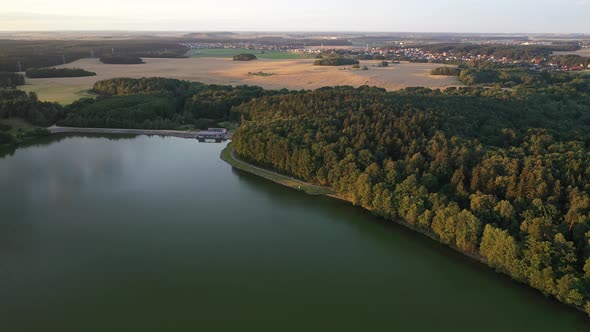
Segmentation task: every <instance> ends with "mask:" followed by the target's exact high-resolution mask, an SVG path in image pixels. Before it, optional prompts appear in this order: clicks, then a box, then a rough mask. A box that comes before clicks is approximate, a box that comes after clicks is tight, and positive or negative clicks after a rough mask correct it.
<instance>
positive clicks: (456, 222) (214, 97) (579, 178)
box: [0, 76, 590, 312]
mask: <svg viewBox="0 0 590 332" xmlns="http://www.w3.org/2000/svg"><path fill="white" fill-rule="evenodd" d="M549 79H550V80H552V81H550V82H547V83H546V85H534V84H532V85H527V84H521V85H519V86H518V88H517V89H514V90H513V91H507V90H505V89H483V88H477V87H475V88H449V89H446V90H444V91H441V90H431V89H426V88H408V89H404V90H400V91H396V92H387V91H385V90H384V89H381V88H375V87H366V86H365V87H359V88H353V87H332V88H322V89H318V90H315V91H287V90H279V91H269V90H264V89H262V88H259V87H251V86H236V87H231V86H220V85H206V84H201V83H194V82H187V81H179V80H174V79H164V78H144V79H125V78H123V79H111V80H106V81H101V82H97V83H96V84H95V85H94V88H93V91H94V92H95V93H96V94H98V95H99V97H97V98H96V99H81V100H79V101H77V102H75V103H73V104H71V105H68V106H65V107H62V106H60V105H58V104H53V103H44V102H40V101H39V100H37V98H36V96H35V95H34V94H26V93H24V92H22V91H18V90H10V89H6V90H0V92H1V93H2V95H1V97H2V98H0V100H2V103H0V119H2V118H10V117H17V118H22V119H25V120H26V121H28V122H30V123H33V124H37V125H40V126H48V125H51V124H54V123H57V124H58V125H64V126H77V127H106V128H136V129H186V128H205V127H207V126H211V125H218V124H220V123H222V122H226V121H233V122H239V123H240V127H239V129H238V130H237V132H236V133H235V135H234V147H235V150H236V152H237V153H238V154H239V156H240V157H241V158H243V159H244V160H246V161H248V162H251V163H253V164H256V165H258V166H262V167H265V168H268V169H272V170H275V171H277V172H281V173H283V174H286V175H289V176H293V177H296V178H299V179H301V180H304V181H306V182H310V183H313V184H317V185H322V186H329V187H331V188H334V189H335V190H336V192H337V193H338V194H339V195H340V196H341V197H343V198H345V199H347V200H350V201H351V202H352V203H353V204H355V205H358V206H361V207H363V208H365V209H367V210H370V211H372V212H373V213H374V214H376V215H378V216H380V217H382V218H384V219H387V220H392V221H397V220H403V221H404V223H407V225H409V226H410V227H411V228H413V229H415V230H418V231H420V232H423V233H426V234H429V235H430V236H432V237H434V238H435V239H437V240H438V241H440V242H442V243H444V244H447V245H449V246H451V247H453V248H456V249H457V250H459V251H461V252H464V253H465V254H467V255H470V256H474V257H481V258H482V260H483V261H484V262H486V263H487V264H488V265H489V266H491V267H492V268H494V269H496V270H498V271H500V272H503V273H506V274H508V275H510V276H511V277H512V278H514V279H515V280H517V281H520V282H523V283H526V284H528V285H530V286H531V287H533V288H536V289H538V290H540V291H541V292H543V293H544V294H545V295H547V296H552V297H554V298H556V299H558V300H559V301H561V302H564V303H566V304H569V305H572V306H575V307H577V308H584V307H585V308H586V310H587V311H589V312H590V296H589V289H590V185H589V183H590V154H589V153H588V152H589V147H590V89H589V86H588V82H587V79H585V80H584V79H583V78H578V77H566V78H565V79H564V80H563V82H561V83H559V82H557V83H556V82H555V81H556V80H560V79H561V78H560V77H557V76H551V77H549ZM0 129H1V128H0Z"/></svg>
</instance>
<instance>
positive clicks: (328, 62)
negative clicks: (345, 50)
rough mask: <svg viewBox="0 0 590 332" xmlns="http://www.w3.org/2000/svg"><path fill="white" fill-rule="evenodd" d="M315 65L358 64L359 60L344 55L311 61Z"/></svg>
mask: <svg viewBox="0 0 590 332" xmlns="http://www.w3.org/2000/svg"><path fill="white" fill-rule="evenodd" d="M313 64H314V65H315V66H348V65H358V64H359V61H358V60H356V59H352V58H345V57H329V58H325V59H318V60H316V61H314V63H313Z"/></svg>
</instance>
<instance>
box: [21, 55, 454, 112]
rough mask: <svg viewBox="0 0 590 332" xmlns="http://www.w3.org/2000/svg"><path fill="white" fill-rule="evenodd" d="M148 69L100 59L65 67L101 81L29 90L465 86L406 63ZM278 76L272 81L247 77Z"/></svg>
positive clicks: (154, 64)
mask: <svg viewBox="0 0 590 332" xmlns="http://www.w3.org/2000/svg"><path fill="white" fill-rule="evenodd" d="M144 61H145V62H146V63H145V64H138V65H110V64H103V63H101V62H100V61H98V59H81V60H78V61H75V62H72V63H69V64H66V65H62V66H57V67H58V68H60V67H68V68H74V67H75V68H83V69H86V70H89V71H93V72H96V74H97V75H96V76H90V77H72V78H39V79H27V85H25V86H21V88H22V89H24V90H26V91H34V92H36V93H37V94H38V95H39V98H40V99H41V100H49V101H58V102H62V103H69V102H71V101H73V100H76V99H78V98H81V97H83V96H85V95H87V94H86V92H85V91H86V90H88V89H90V88H92V85H93V84H94V83H95V82H97V81H100V80H104V79H109V78H115V77H130V78H140V77H154V76H157V77H168V78H176V79H182V80H189V81H198V82H203V83H209V84H227V85H241V84H247V85H258V86H261V87H264V88H267V89H282V88H287V89H295V90H299V89H317V88H320V87H325V86H337V85H351V86H361V85H371V86H379V87H383V88H385V89H387V90H398V89H401V88H405V87H413V86H424V87H432V88H443V87H447V86H457V85H460V83H459V82H458V80H457V78H456V77H449V76H432V75H430V71H431V70H432V69H433V68H437V67H440V66H441V65H440V64H423V63H401V64H394V65H390V66H389V67H386V68H377V67H376V65H377V64H378V63H379V62H380V61H361V67H362V66H365V65H366V66H367V67H369V70H366V71H363V70H360V69H352V68H351V67H350V66H342V67H324V66H314V65H313V61H314V60H313V59H299V60H269V59H260V60H256V61H249V62H237V61H232V60H231V59H225V58H186V59H154V58H146V59H144ZM259 72H263V73H273V75H270V76H258V75H249V74H248V73H259Z"/></svg>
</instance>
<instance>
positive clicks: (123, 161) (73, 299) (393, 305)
mask: <svg viewBox="0 0 590 332" xmlns="http://www.w3.org/2000/svg"><path fill="white" fill-rule="evenodd" d="M224 146H225V144H204V143H198V142H196V141H195V140H185V139H180V138H162V137H147V136H138V137H98V136H96V137H80V136H78V137H65V136H64V137H57V138H50V139H47V140H46V141H42V142H39V144H37V145H34V146H29V147H24V148H21V149H18V150H16V151H15V152H14V153H13V154H12V155H7V156H4V157H3V158H0V285H1V286H0V331H3V332H4V331H6V332H20V331H26V332H29V331H60V332H67V331H76V332H85V331H101V332H104V331H128V332H132V331H141V332H144V331H179V332H180V331H383V330H387V331H588V330H590V329H589V325H590V320H589V319H587V318H586V317H585V315H584V314H582V313H578V312H576V311H574V310H571V309H569V308H567V307H565V306H563V305H560V304H557V303H555V302H554V301H552V300H549V299H546V298H544V297H543V296H542V295H540V294H539V293H537V292H536V291H533V290H531V289H528V288H527V287H524V286H521V285H518V284H516V283H514V282H512V281H510V280H509V279H507V278H505V277H503V276H500V275H498V274H496V273H494V272H492V271H491V270H489V269H488V268H486V267H484V266H482V265H480V264H477V263H474V262H472V261H470V260H469V259H467V258H464V257H463V256H461V255H459V254H457V253H455V252H453V251H451V250H449V249H447V248H446V247H444V246H442V245H439V244H437V243H435V242H434V241H432V240H430V239H427V238H425V237H423V236H421V235H418V234H415V233H413V232H411V231H408V230H407V229H405V228H403V227H400V226H396V225H391V224H387V223H383V222H381V221H380V220H379V219H377V218H374V217H372V216H371V215H370V214H369V213H367V212H365V211H363V210H361V209H359V208H355V207H352V206H350V205H348V204H346V203H344V202H340V201H337V200H333V199H329V198H325V197H311V196H307V195H305V194H302V193H300V192H297V191H295V190H291V189H289V188H285V187H281V186H279V185H276V184H274V183H271V182H268V181H266V180H263V179H260V178H257V177H255V176H253V175H250V174H247V173H243V172H241V171H238V170H234V169H232V167H231V166H229V165H227V164H225V163H224V162H223V161H221V160H220V159H219V154H220V152H221V150H222V149H223V148H224Z"/></svg>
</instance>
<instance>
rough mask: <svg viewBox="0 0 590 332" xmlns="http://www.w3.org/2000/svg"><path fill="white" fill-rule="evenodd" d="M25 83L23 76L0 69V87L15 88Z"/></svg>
mask: <svg viewBox="0 0 590 332" xmlns="http://www.w3.org/2000/svg"><path fill="white" fill-rule="evenodd" d="M24 84H25V77H24V76H23V75H21V74H18V73H12V72H5V71H0V88H15V87H17V86H18V85H24Z"/></svg>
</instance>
